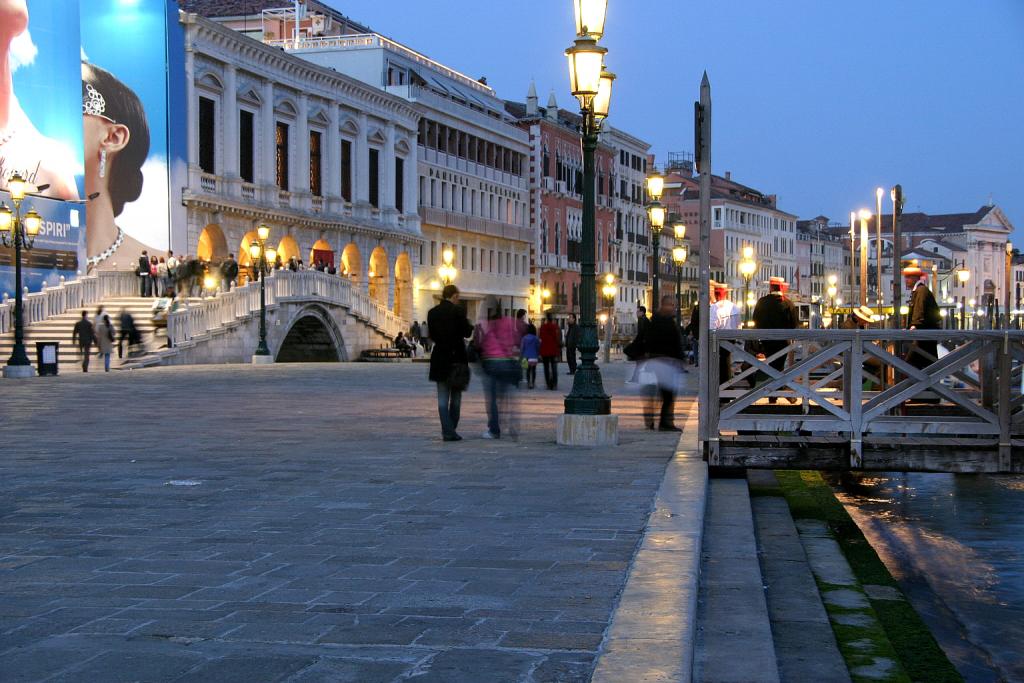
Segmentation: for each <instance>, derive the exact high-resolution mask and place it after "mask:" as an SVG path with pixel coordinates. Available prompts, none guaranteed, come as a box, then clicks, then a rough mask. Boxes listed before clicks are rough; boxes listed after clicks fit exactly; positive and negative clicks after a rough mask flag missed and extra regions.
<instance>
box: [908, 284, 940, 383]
mask: <svg viewBox="0 0 1024 683" xmlns="http://www.w3.org/2000/svg"><path fill="white" fill-rule="evenodd" d="M903 278H904V280H905V282H906V285H907V289H908V290H910V292H911V295H910V314H909V315H908V316H907V329H908V330H941V329H942V315H941V314H940V313H939V304H938V302H936V301H935V295H934V294H932V291H931V290H930V289H928V285H927V284H926V282H927V279H928V276H927V275H925V273H924V271H922V270H921V268H920V267H918V266H916V265H911V266H908V267H906V268H904V269H903ZM938 357H939V343H938V342H937V341H915V342H914V343H913V344H911V346H910V351H909V352H908V353H907V362H908V363H910V364H911V365H913V366H914V367H915V368H926V367H928V366H929V365H931V364H932V363H934V362H935V359H936V358H938Z"/></svg>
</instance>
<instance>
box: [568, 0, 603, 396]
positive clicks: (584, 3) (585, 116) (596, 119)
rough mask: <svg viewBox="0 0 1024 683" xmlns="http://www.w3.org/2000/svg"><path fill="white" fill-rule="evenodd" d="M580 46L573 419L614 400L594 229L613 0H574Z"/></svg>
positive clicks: (575, 81)
mask: <svg viewBox="0 0 1024 683" xmlns="http://www.w3.org/2000/svg"><path fill="white" fill-rule="evenodd" d="M573 8H574V10H575V15H576V40H575V42H574V43H573V45H572V47H570V48H569V49H568V50H566V51H565V55H566V57H568V60H569V83H570V87H571V89H572V94H573V96H574V97H575V98H576V99H577V100H578V101H579V103H580V115H581V119H582V122H581V125H580V135H581V138H582V147H583V225H582V241H581V245H580V247H581V249H580V251H581V254H580V256H581V258H580V323H579V325H580V345H579V348H580V367H579V369H578V370H577V371H576V374H575V375H574V376H573V384H572V391H571V392H570V393H569V395H568V396H567V397H566V399H565V412H566V414H568V415H610V414H611V398H610V397H609V396H608V395H607V394H605V392H604V386H603V383H602V381H601V372H600V370H599V369H598V367H597V364H596V360H597V349H598V341H597V317H596V313H597V310H596V309H597V281H596V280H597V278H596V274H595V272H594V269H595V253H594V252H595V250H594V241H595V239H594V225H595V212H596V193H595V182H596V173H595V159H594V157H595V153H596V151H597V144H598V137H599V135H600V132H601V125H602V124H603V122H604V120H605V119H606V118H607V117H608V111H609V108H610V107H611V98H612V85H613V84H614V82H615V75H614V74H612V73H610V72H609V71H608V70H607V69H606V68H605V66H604V57H605V55H606V54H607V53H608V50H607V48H604V47H602V46H601V45H599V44H598V41H599V40H601V37H602V36H603V35H604V24H605V18H606V16H607V12H608V0H573Z"/></svg>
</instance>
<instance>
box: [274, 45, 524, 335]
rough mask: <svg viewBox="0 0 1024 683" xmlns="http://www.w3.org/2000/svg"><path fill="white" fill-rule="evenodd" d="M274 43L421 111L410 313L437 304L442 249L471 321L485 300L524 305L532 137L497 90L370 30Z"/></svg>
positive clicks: (508, 307)
mask: <svg viewBox="0 0 1024 683" xmlns="http://www.w3.org/2000/svg"><path fill="white" fill-rule="evenodd" d="M273 44H277V43H273ZM280 46H281V47H284V48H285V49H286V51H287V52H288V53H289V54H292V55H295V56H298V57H300V58H302V59H304V60H309V61H310V62H314V63H317V64H320V65H322V66H325V67H328V68H330V69H333V70H337V71H338V72H340V73H345V74H348V75H350V76H352V77H353V78H356V79H358V80H361V81H362V82H364V83H366V84H367V85H369V86H371V87H375V88H378V89H379V90H380V91H381V92H384V93H388V94H390V95H395V96H397V97H400V98H402V99H403V100H405V101H407V102H408V103H410V104H411V105H412V107H413V108H414V109H415V111H416V112H417V113H418V114H419V115H420V120H419V125H418V128H417V140H416V145H415V147H414V149H415V150H416V158H417V183H418V190H419V214H420V218H421V226H422V232H423V239H424V243H423V249H422V253H421V254H420V258H419V260H418V262H417V266H416V271H415V294H416V296H415V310H416V314H415V316H414V317H416V318H418V319H422V318H424V317H426V313H427V310H429V309H430V308H431V307H432V306H433V305H435V304H436V303H437V302H438V301H439V300H440V293H441V287H442V285H443V283H442V282H441V281H440V280H439V278H438V272H437V271H438V268H439V267H440V266H441V265H442V261H443V256H444V253H445V251H446V250H451V252H452V253H453V254H454V264H453V265H454V266H455V268H456V272H457V277H456V284H457V285H458V286H459V290H460V291H461V295H462V299H463V301H465V302H466V303H467V309H468V313H469V315H470V316H471V317H476V316H478V315H479V314H481V313H482V312H483V311H482V310H481V306H482V305H485V304H487V305H492V304H491V303H490V302H494V303H496V305H497V306H498V307H499V308H500V309H501V310H502V311H514V310H516V309H518V308H527V305H528V297H529V287H530V269H529V263H530V254H531V248H532V246H533V243H534V231H533V229H532V226H531V225H530V221H529V210H528V208H529V181H528V179H527V157H528V154H529V144H528V140H529V139H528V135H527V133H526V132H525V131H523V130H521V129H519V128H518V127H517V126H516V125H515V123H514V121H512V119H511V117H510V116H508V115H507V114H506V113H505V106H504V102H503V101H502V100H500V99H498V97H497V96H496V95H495V93H494V91H493V90H492V89H491V88H490V87H489V86H487V85H486V83H482V82H480V81H477V80H475V79H472V78H470V77H468V76H465V75H463V74H461V73H459V72H457V71H455V70H453V69H450V68H448V67H446V66H444V65H441V64H439V63H437V62H434V61H433V60H430V59H428V58H426V57H424V56H423V55H421V54H419V53H418V52H415V51H413V50H411V49H409V48H407V47H405V46H404V45H401V44H399V43H396V42H394V41H392V40H389V39H387V38H385V37H383V36H380V35H377V34H365V35H361V36H349V37H337V38H322V39H321V38H309V39H304V40H299V41H282V42H281V43H280ZM385 177H387V172H385Z"/></svg>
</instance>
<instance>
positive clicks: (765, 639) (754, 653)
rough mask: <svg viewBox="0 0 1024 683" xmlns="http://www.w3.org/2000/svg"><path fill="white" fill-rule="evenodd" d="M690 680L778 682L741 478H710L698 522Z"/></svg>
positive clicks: (745, 491)
mask: <svg viewBox="0 0 1024 683" xmlns="http://www.w3.org/2000/svg"><path fill="white" fill-rule="evenodd" d="M700 572H701V579H700V589H699V593H698V598H697V610H698V616H697V623H698V630H697V646H696V653H695V656H694V676H693V680H695V681H703V682H704V683H735V682H736V681H745V682H747V683H779V680H780V679H779V666H778V660H777V658H776V654H775V644H774V641H773V638H772V628H771V621H770V618H769V614H768V606H767V602H766V599H765V591H764V584H763V579H762V576H761V566H760V564H759V563H758V558H757V541H756V538H755V535H754V520H753V514H752V512H751V506H750V494H749V492H748V490H747V482H746V480H745V479H712V480H711V481H710V482H709V489H708V509H707V516H706V517H705V521H704V551H703V553H702V557H701V570H700Z"/></svg>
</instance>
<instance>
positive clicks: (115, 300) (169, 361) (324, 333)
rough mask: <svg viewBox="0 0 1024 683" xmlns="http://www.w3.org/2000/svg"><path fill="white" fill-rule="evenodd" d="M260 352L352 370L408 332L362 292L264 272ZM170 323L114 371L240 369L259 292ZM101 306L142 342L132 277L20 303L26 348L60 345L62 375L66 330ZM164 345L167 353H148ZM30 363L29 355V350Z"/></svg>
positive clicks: (69, 355)
mask: <svg viewBox="0 0 1024 683" xmlns="http://www.w3.org/2000/svg"><path fill="white" fill-rule="evenodd" d="M266 301H267V344H268V346H269V347H270V351H271V354H272V355H273V357H274V358H275V360H277V361H279V362H297V361H319V362H326V361H348V360H357V359H358V358H359V356H360V354H361V353H362V351H363V350H365V349H374V348H380V347H381V346H390V344H391V340H392V339H393V338H394V337H395V335H396V334H398V331H399V330H401V329H404V328H406V327H407V321H403V320H402V319H401V318H399V317H398V316H396V315H395V314H394V313H393V312H392V311H390V310H388V309H387V308H386V307H385V306H383V305H381V304H379V303H377V302H376V301H374V300H373V299H371V297H370V296H369V294H368V293H367V292H363V291H360V290H359V289H357V288H356V287H354V286H353V285H352V283H351V281H349V280H348V279H347V278H342V277H338V276H336V275H328V274H326V273H320V272H317V271H301V272H291V271H288V270H279V271H274V272H272V273H271V274H270V275H269V276H268V277H267V280H266ZM183 303H184V307H183V308H182V309H181V310H178V311H176V312H174V313H172V314H171V316H170V318H169V320H168V324H167V337H166V339H165V338H164V336H163V333H162V332H160V333H158V334H157V336H156V337H155V340H156V343H155V344H154V343H153V338H152V336H151V335H148V336H149V337H150V338H149V339H147V340H146V341H147V345H148V347H149V349H150V350H149V353H147V354H146V355H144V356H143V357H141V358H138V359H134V360H132V361H131V362H128V363H126V364H125V365H123V366H122V367H127V368H138V367H148V366H156V365H185V364H206V363H248V362H250V361H251V359H252V355H253V353H254V352H255V350H256V345H257V343H258V342H259V320H260V286H259V283H258V282H249V283H247V284H246V285H243V286H241V287H237V288H235V289H234V290H232V291H231V292H227V293H224V292H222V293H219V294H218V295H217V296H216V297H212V298H205V299H189V300H187V301H185V302H183ZM101 304H105V305H106V307H107V309H108V313H109V314H110V316H111V319H112V320H114V321H115V324H117V322H116V319H117V316H118V313H119V311H120V309H121V308H128V309H129V310H131V311H132V312H133V314H134V316H135V318H136V321H137V324H139V326H140V327H141V328H142V329H143V331H144V332H149V331H150V330H152V325H151V321H150V320H149V313H148V310H149V308H150V306H151V305H152V299H142V298H139V297H138V279H137V278H136V276H135V275H134V273H131V272H124V271H120V272H101V273H98V274H96V275H90V276H86V277H83V278H79V279H78V280H75V281H72V282H66V283H65V282H62V283H61V284H60V285H58V286H55V287H48V288H45V289H44V290H43V291H42V292H36V293H33V294H27V295H26V297H25V314H26V325H27V326H26V343H27V344H28V345H29V346H30V347H32V346H34V344H33V342H34V341H44V340H56V341H61V342H62V344H61V346H62V348H61V354H60V355H61V365H62V366H63V367H64V368H65V371H67V369H68V366H69V363H71V362H73V360H74V358H75V354H76V352H75V350H74V349H72V345H71V329H72V327H73V326H74V323H75V320H77V318H78V315H79V311H80V310H88V311H89V314H90V317H91V316H92V314H93V311H94V310H95V308H96V307H97V306H99V305H101ZM13 308H14V302H13V301H5V302H4V303H2V304H0V354H2V356H3V357H2V358H0V362H2V361H3V360H6V358H7V355H9V350H10V345H11V343H12V341H13V328H14V325H13ZM167 341H169V343H170V345H169V348H157V347H158V346H159V345H162V344H163V343H164V342H167ZM29 351H30V356H31V355H32V352H33V351H34V349H33V348H30V349H29Z"/></svg>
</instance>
